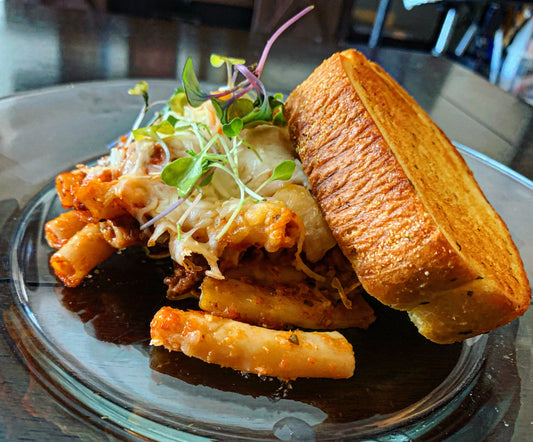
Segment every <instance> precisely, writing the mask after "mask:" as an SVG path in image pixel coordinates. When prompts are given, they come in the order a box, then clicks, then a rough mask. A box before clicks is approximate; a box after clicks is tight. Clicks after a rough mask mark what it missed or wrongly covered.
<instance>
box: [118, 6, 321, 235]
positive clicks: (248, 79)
mask: <svg viewBox="0 0 533 442" xmlns="http://www.w3.org/2000/svg"><path fill="white" fill-rule="evenodd" d="M312 9H313V7H312V6H310V7H307V8H305V9H304V10H302V11H301V12H300V13H299V14H297V15H295V16H294V17H293V18H291V19H290V20H289V21H287V22H286V23H285V24H284V25H282V26H281V27H280V28H279V29H278V30H277V31H276V32H275V33H274V34H273V35H272V37H271V38H270V39H269V40H268V42H267V44H266V46H265V48H264V50H263V52H262V55H261V58H260V60H259V63H258V64H257V65H253V66H251V67H247V66H246V65H245V64H244V63H245V61H244V60H242V59H237V58H231V57H224V56H221V55H217V54H213V55H212V56H211V60H210V61H211V64H212V65H213V66H214V67H221V66H223V65H226V69H227V76H228V81H227V85H226V87H225V88H224V89H221V90H218V91H215V92H204V91H203V90H202V88H201V85H200V82H199V81H198V78H197V77H196V74H195V72H194V67H193V64H192V61H191V59H190V58H189V59H187V61H186V62H185V66H184V68H183V72H182V82H183V89H181V88H178V89H176V91H175V93H174V95H173V96H172V97H171V99H170V100H169V101H168V102H167V108H166V110H165V111H164V112H160V113H159V114H158V115H157V117H158V118H159V121H158V122H157V123H155V124H154V123H153V122H152V124H150V125H149V126H147V127H143V128H140V127H139V126H140V124H141V122H142V120H143V119H144V116H145V115H146V113H147V111H148V109H149V108H150V107H151V105H149V103H148V85H147V84H146V82H139V83H138V84H137V85H136V86H135V87H134V88H132V89H130V91H129V93H130V94H132V95H141V96H142V97H143V99H144V107H143V109H141V112H140V113H139V115H138V117H137V119H136V120H135V123H134V126H133V129H132V131H131V134H130V139H129V140H128V141H129V142H131V139H133V138H134V139H135V140H138V139H142V138H151V139H153V140H155V141H157V142H158V143H159V144H160V145H161V146H162V147H163V149H164V151H165V155H166V159H165V161H164V164H163V166H164V167H163V169H162V172H161V180H162V181H163V182H164V183H165V184H167V185H169V186H172V187H176V189H177V193H178V200H177V201H176V202H175V203H173V204H172V205H171V206H169V207H168V208H167V209H166V210H164V211H163V212H161V213H160V214H159V215H157V216H155V217H154V218H152V219H151V220H150V221H148V222H146V223H144V224H143V225H141V229H145V228H147V227H150V226H151V225H153V224H154V223H155V222H157V221H158V220H160V219H161V218H163V217H165V216H167V215H168V214H169V213H171V212H172V211H173V210H175V209H176V208H178V207H179V206H180V205H182V204H183V203H184V202H185V201H186V200H187V199H188V198H189V197H190V196H191V195H192V194H193V193H194V192H197V195H196V197H195V198H194V201H193V203H192V204H193V206H195V205H197V204H198V203H199V201H200V200H201V198H202V194H203V193H202V189H201V188H202V187H204V186H206V185H208V184H210V183H211V180H212V178H213V175H214V173H215V171H216V170H219V171H221V172H224V173H226V174H228V175H230V176H231V177H232V179H233V180H234V181H235V183H236V185H237V187H238V190H239V194H240V196H239V200H238V203H237V205H236V207H235V209H234V211H233V213H232V214H231V215H230V217H229V218H228V219H227V221H226V223H225V225H224V227H223V228H222V229H221V230H220V231H219V232H218V234H217V237H216V239H217V240H218V239H220V238H221V237H222V236H223V235H224V234H225V233H226V232H227V231H228V229H229V228H230V227H231V225H232V223H233V221H234V220H235V218H236V217H237V216H238V214H239V213H240V211H241V209H242V207H243V206H244V204H245V203H246V202H248V201H250V200H252V201H254V202H258V201H262V200H264V198H263V197H262V196H261V195H260V193H259V192H260V191H261V189H263V188H264V187H265V186H266V185H267V184H268V183H270V182H272V181H275V180H282V181H287V180H290V179H291V177H292V175H293V172H294V169H295V163H294V161H291V160H287V161H282V162H281V163H279V164H278V165H277V166H276V167H275V168H274V170H273V171H272V174H271V175H270V177H269V178H268V179H267V180H266V181H265V182H263V184H261V185H260V186H259V187H258V188H257V189H256V190H255V191H254V190H252V189H250V188H249V187H248V186H247V185H246V184H245V183H244V182H243V181H242V179H241V178H240V176H239V167H238V152H239V149H240V147H241V146H245V147H247V148H250V149H252V150H253V152H254V153H255V154H256V155H257V157H258V158H259V159H261V157H260V156H259V154H258V153H257V151H256V150H255V149H254V148H253V146H251V145H250V144H249V143H248V142H246V140H245V139H244V138H243V137H241V135H240V133H241V131H242V130H243V129H244V128H247V127H253V126H255V125H257V124H271V125H278V126H284V125H286V121H285V118H284V116H283V110H282V108H283V96H282V95H281V94H275V95H272V96H268V95H267V93H266V89H265V87H264V85H263V83H262V82H261V81H260V79H259V77H260V76H261V72H262V70H263V67H264V64H265V61H266V57H267V55H268V53H269V51H270V49H271V47H272V45H273V43H274V41H275V40H276V39H277V38H278V37H279V36H280V35H281V34H282V33H283V32H284V31H285V30H286V29H287V28H288V27H289V26H291V25H292V24H293V23H294V22H296V21H297V20H299V19H300V18H301V17H303V16H304V15H305V14H307V13H308V12H309V11H311V10H312ZM239 77H241V78H242V79H241V80H240V81H239V82H237V80H238V79H239ZM209 100H210V101H211V104H212V106H213V108H214V109H215V112H216V114H217V117H218V119H219V120H220V123H221V125H222V134H219V133H215V134H212V133H211V131H210V129H209V127H207V126H206V125H205V124H202V123H199V122H196V121H194V118H193V116H192V112H191V110H190V108H188V107H187V104H188V105H190V106H192V107H199V106H201V105H202V104H203V103H205V102H206V101H209ZM154 121H155V120H154ZM183 130H187V131H190V132H191V133H193V134H194V135H195V136H196V138H197V140H198V145H199V149H198V151H193V150H187V151H186V152H185V155H184V156H181V157H179V158H177V159H175V160H174V161H172V162H170V161H169V160H170V153H169V150H168V147H167V145H166V143H165V141H164V138H166V137H167V136H172V135H174V134H175V133H176V132H179V131H183ZM191 207H192V206H191ZM191 207H189V209H188V210H186V211H185V212H184V214H183V215H182V216H181V217H180V220H179V221H178V223H177V229H178V233H180V232H181V223H182V222H183V221H184V219H185V218H186V217H187V216H188V214H189V213H190V210H191Z"/></svg>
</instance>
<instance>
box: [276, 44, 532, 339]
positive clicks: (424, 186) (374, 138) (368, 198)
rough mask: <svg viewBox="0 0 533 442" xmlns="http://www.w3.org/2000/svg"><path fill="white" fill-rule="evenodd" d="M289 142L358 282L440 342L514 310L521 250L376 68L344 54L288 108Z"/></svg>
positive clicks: (493, 324) (526, 298)
mask: <svg viewBox="0 0 533 442" xmlns="http://www.w3.org/2000/svg"><path fill="white" fill-rule="evenodd" d="M285 113H286V117H287V120H288V122H289V130H290V133H291V137H292V139H293V141H294V142H295V144H296V148H297V152H298V154H299V156H300V158H301V160H302V164H303V167H304V171H305V172H306V174H307V175H308V177H309V182H310V184H311V187H312V190H313V193H314V195H315V197H316V199H317V201H318V203H319V205H320V207H321V209H322V211H323V213H324V216H325V218H326V221H327V222H328V224H329V226H330V228H331V230H332V232H333V235H334V237H335V239H336V240H337V242H338V244H339V246H340V247H341V249H342V250H343V252H344V254H345V255H346V256H347V258H348V259H349V260H350V261H351V263H352V265H353V267H354V269H355V272H356V273H357V275H358V277H359V279H360V281H361V283H362V285H363V287H364V288H365V290H366V291H367V292H368V293H369V294H370V295H372V296H374V297H376V298H377V299H379V300H380V301H381V302H383V303H384V304H387V305H390V306H392V307H393V308H396V309H400V310H407V311H408V312H409V315H410V317H411V319H412V321H413V322H414V323H415V324H416V326H417V327H418V328H419V331H420V332H421V333H422V334H423V335H424V336H426V337H427V338H429V339H431V340H432V341H435V342H439V343H451V342H455V341H460V340H463V339H465V338H467V337H470V336H475V335H477V334H481V333H485V332H487V331H490V330H492V329H494V328H497V327H499V326H502V325H504V324H507V323H508V322H510V321H511V320H513V319H514V318H516V317H518V316H520V315H522V314H523V313H524V312H525V311H526V309H527V308H528V306H529V303H530V299H531V289H530V287H529V282H528V279H527V276H526V273H525V270H524V267H523V264H522V261H521V259H520V255H519V253H518V250H517V248H516V246H515V244H514V243H513V240H512V238H511V235H510V233H509V231H508V229H507V227H506V226H505V224H504V222H503V221H502V219H501V218H500V217H499V215H498V214H497V213H496V212H495V211H494V209H493V208H492V207H491V205H490V204H489V203H488V202H487V200H486V198H485V196H484V195H483V193H482V191H481V189H480V188H479V186H478V184H477V182H476V181H475V179H474V177H473V175H472V172H471V171H470V169H469V168H468V166H467V165H466V163H465V161H464V160H463V158H462V157H461V155H460V154H459V153H458V152H457V150H456V149H455V147H454V146H453V145H452V144H451V142H450V140H449V139H448V138H447V137H446V136H445V135H444V133H443V132H442V131H441V130H440V129H439V128H438V127H437V126H436V125H435V123H434V122H433V121H432V120H431V119H430V117H429V116H428V115H427V114H426V113H425V112H424V111H423V110H422V109H421V108H420V106H419V105H418V104H417V103H416V102H415V101H414V100H413V99H412V98H411V97H410V96H409V95H408V94H407V93H406V92H405V91H404V90H403V89H402V88H401V87H400V86H399V85H398V84H397V83H396V82H395V81H394V80H393V79H392V78H391V77H390V76H389V75H387V74H386V73H385V72H384V71H383V70H382V69H381V68H380V67H379V66H377V65H376V64H374V63H372V62H370V61H368V60H367V59H366V58H365V57H364V56H363V55H362V54H360V53H358V52H356V51H354V50H347V51H344V52H342V53H337V54H335V55H333V56H332V57H330V58H329V59H327V60H325V61H324V62H323V63H322V64H321V65H320V66H319V67H318V68H317V69H316V70H315V71H314V72H313V74H312V75H311V76H310V77H309V78H308V79H307V80H306V81H304V82H303V83H302V84H301V85H300V86H298V87H297V88H296V89H295V90H294V91H293V92H292V94H291V95H290V96H289V98H288V100H287V103H286V105H285Z"/></svg>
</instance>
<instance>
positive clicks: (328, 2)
mask: <svg viewBox="0 0 533 442" xmlns="http://www.w3.org/2000/svg"><path fill="white" fill-rule="evenodd" d="M2 3H5V12H4V14H9V11H10V10H13V9H20V8H24V7H30V6H31V5H35V4H39V5H42V6H43V7H44V8H45V9H50V10H51V11H53V10H69V11H72V12H73V13H74V12H77V13H85V14H87V13H89V14H91V17H93V19H94V17H97V16H98V13H106V14H116V15H117V16H129V17H142V18H151V19H154V20H164V21H179V22H185V23H191V24H195V25H205V26H208V27H215V28H216V27H220V28H231V29H241V30H247V31H252V32H253V33H254V34H256V35H262V34H264V35H268V34H270V33H272V32H273V31H274V30H275V29H276V28H277V27H278V26H280V25H281V24H282V23H283V22H284V21H285V20H286V19H287V17H290V16H291V15H293V14H295V13H296V12H297V11H299V10H301V9H302V8H304V7H305V6H307V5H309V4H314V5H315V7H316V9H317V12H318V13H316V14H313V18H309V17H306V18H304V20H302V22H301V23H298V24H297V25H296V26H295V27H294V30H293V31H291V32H292V33H293V35H294V34H295V35H297V36H299V37H301V38H305V39H310V40H312V41H314V42H315V43H316V44H327V43H331V44H336V45H339V44H340V45H342V46H356V47H357V45H363V46H365V47H369V48H374V47H394V48H404V49H409V50H413V51H420V52H426V53H431V54H433V55H434V56H436V57H448V58H451V59H453V60H455V61H457V62H459V63H460V64H462V65H463V66H465V67H467V68H468V69H470V70H472V71H474V72H477V73H479V75H481V76H483V77H485V78H486V79H487V80H489V81H490V82H492V83H494V84H496V85H498V86H499V87H501V88H502V89H504V90H505V91H508V92H509V93H511V94H513V95H516V96H519V97H520V98H522V99H523V100H524V101H526V102H528V103H529V104H531V105H533V44H532V34H533V18H532V12H533V2H523V1H508V0H499V1H485V0H457V1H456V0H452V1H448V0H444V1H441V0H314V1H306V0H204V1H196V0H0V5H1V4H2ZM0 14H1V12H0ZM169 38H171V37H170V36H169ZM64 44H65V45H67V46H70V49H71V50H74V49H75V46H76V37H75V33H72V34H71V35H69V36H68V41H65V42H64ZM160 50H161V48H159V51H160ZM131 61H132V60H130V62H131ZM133 61H134V60H133ZM160 74H161V75H162V74H163V73H160ZM173 75H174V72H168V76H173ZM82 79H83V78H82Z"/></svg>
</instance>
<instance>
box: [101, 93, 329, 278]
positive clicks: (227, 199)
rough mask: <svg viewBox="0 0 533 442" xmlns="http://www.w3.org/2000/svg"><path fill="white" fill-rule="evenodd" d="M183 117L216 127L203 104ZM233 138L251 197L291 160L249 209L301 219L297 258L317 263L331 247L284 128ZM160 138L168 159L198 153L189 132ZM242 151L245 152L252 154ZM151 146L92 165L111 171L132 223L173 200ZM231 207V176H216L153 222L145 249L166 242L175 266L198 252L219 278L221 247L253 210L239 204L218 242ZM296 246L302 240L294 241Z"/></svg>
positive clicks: (142, 144)
mask: <svg viewBox="0 0 533 442" xmlns="http://www.w3.org/2000/svg"><path fill="white" fill-rule="evenodd" d="M186 114H187V115H189V116H190V117H191V118H193V119H194V121H196V122H198V123H200V124H202V125H205V126H204V127H206V128H208V129H209V131H210V132H211V133H220V132H221V130H220V123H219V122H218V120H217V118H216V116H215V113H214V110H213V108H212V106H211V104H210V103H205V104H204V105H202V106H200V107H199V108H187V109H186ZM241 136H242V138H243V139H244V140H245V142H244V143H242V144H241V145H240V147H239V148H238V149H239V150H238V154H237V162H238V171H239V177H240V178H241V180H242V181H243V182H244V183H245V184H246V185H247V186H248V187H249V188H250V189H252V190H254V191H255V190H256V189H258V187H259V186H260V185H261V184H263V183H264V182H265V181H266V180H267V179H268V178H269V177H270V176H271V174H272V172H273V170H274V168H275V167H276V165H278V164H279V163H280V162H281V161H285V160H292V161H294V162H295V165H296V167H295V170H294V173H293V175H292V177H291V179H290V180H288V181H273V182H270V183H268V184H267V185H266V186H264V187H263V188H261V190H260V192H259V193H260V195H261V196H263V197H264V198H265V201H264V202H263V203H257V204H259V205H261V204H263V205H264V207H263V206H261V207H262V210H263V209H264V210H265V211H266V212H268V213H276V214H277V215H276V216H280V213H281V212H280V213H277V212H276V210H278V211H279V208H280V207H284V208H285V209H287V210H289V211H290V212H291V213H293V214H295V217H297V218H298V219H299V220H301V228H298V235H305V238H304V239H303V249H302V251H303V253H305V255H306V257H307V259H309V260H310V261H317V260H319V259H320V258H322V256H323V255H324V254H325V253H326V251H327V250H328V249H330V248H331V247H333V246H334V245H335V242H334V240H333V237H332V235H331V232H330V230H329V228H328V226H327V224H326V223H325V221H324V219H323V217H322V215H321V213H320V210H319V208H318V206H317V204H316V202H315V200H314V198H313V197H312V196H311V194H310V192H309V191H308V187H309V184H308V182H307V177H306V176H305V174H304V173H303V171H302V167H301V164H300V162H299V161H298V160H297V159H296V158H295V152H294V149H293V147H292V145H291V143H290V141H289V139H288V135H287V131H286V129H285V128H279V127H275V126H265V125H264V126H258V127H255V128H252V129H246V130H243V131H242V133H241ZM163 140H164V143H165V144H166V146H167V148H168V151H169V153H170V160H171V161H172V160H174V159H176V158H179V157H182V156H184V155H187V154H186V151H187V150H194V151H196V152H199V151H200V149H201V146H200V141H199V137H198V136H197V134H195V133H194V131H193V130H186V131H181V132H179V133H177V134H174V135H172V136H167V137H166V138H164V139H163ZM248 146H253V149H252V148H250V147H248ZM157 148H158V146H157V145H156V143H155V141H153V140H151V139H142V140H140V141H136V142H133V143H131V144H130V145H129V146H127V147H117V148H113V149H112V151H111V153H110V155H109V157H107V158H106V159H105V160H102V161H101V162H100V166H101V167H109V168H111V169H114V170H116V171H117V172H118V174H119V175H120V178H119V180H118V183H117V184H116V185H115V186H114V188H113V194H114V196H115V197H117V198H119V199H120V200H121V201H123V204H124V205H125V206H126V207H127V210H128V212H129V213H131V214H132V215H133V216H134V217H135V218H136V219H137V220H138V221H139V223H140V224H143V223H145V222H147V221H148V220H150V219H152V218H154V217H156V216H158V215H159V214H161V213H163V212H164V211H165V210H167V209H168V208H169V207H170V206H172V205H173V204H175V203H176V202H177V201H178V200H179V195H178V192H177V189H176V188H174V187H170V186H167V185H166V184H164V183H163V182H162V181H161V179H160V173H161V169H162V164H160V162H158V161H156V160H154V157H155V156H156V155H155V154H156V149H157ZM239 202H240V192H239V188H238V187H237V185H236V183H235V181H234V180H233V178H232V177H231V176H229V175H228V174H227V173H225V172H224V171H221V170H216V171H215V173H214V176H213V179H212V182H211V183H210V184H209V185H207V186H205V187H203V188H202V195H201V198H200V197H198V194H197V192H196V191H194V192H193V194H192V195H191V196H190V197H189V198H188V199H187V200H186V201H185V202H184V203H182V204H181V205H180V206H179V207H178V208H176V209H175V210H173V211H171V212H170V213H168V214H167V215H166V216H164V217H163V218H161V219H159V220H158V221H157V222H155V224H154V226H153V227H152V235H151V237H150V240H149V245H154V244H156V243H158V242H168V246H169V250H170V254H171V257H172V258H173V259H174V260H175V261H176V262H178V263H179V264H182V265H186V260H187V257H188V256H190V255H191V254H193V253H198V254H201V255H203V256H204V257H205V259H206V260H207V262H208V264H209V266H210V270H209V271H208V272H207V274H208V276H212V277H215V278H218V279H221V278H222V277H223V276H222V274H221V272H220V270H219V268H218V262H219V259H220V257H221V255H222V253H223V252H224V250H225V249H226V248H227V247H229V248H231V247H236V244H232V242H236V241H238V240H237V239H236V238H237V236H238V235H236V234H235V229H236V228H239V226H241V227H242V225H246V226H248V224H246V223H244V224H243V222H241V221H242V220H243V219H246V217H247V216H249V215H250V213H253V212H254V211H255V212H257V208H254V206H255V205H256V203H252V202H250V201H249V202H247V203H246V204H245V206H244V207H243V208H242V209H241V213H239V217H240V218H241V221H239V222H241V224H239V222H237V221H238V220H237V218H239V217H237V218H236V221H235V223H236V224H235V226H231V227H230V228H229V230H228V232H227V233H226V234H225V235H223V236H222V237H221V238H220V237H219V236H220V235H219V233H220V232H221V230H222V228H223V226H224V225H225V223H227V221H228V219H229V218H230V216H231V215H232V213H233V212H234V211H235V208H236V207H237V206H238V204H239ZM267 218H268V216H266V215H265V217H264V219H263V220H262V221H257V223H261V222H271V221H266V220H267ZM271 219H274V218H272V217H271ZM296 224H298V222H297V223H296ZM248 227H249V226H248ZM282 229H287V227H286V226H285V227H283V226H281V227H280V232H277V233H276V235H278V236H279V235H284V234H285V233H286V232H282ZM256 234H257V232H256ZM258 237H261V235H258ZM261 241H262V239H257V241H256V242H255V243H254V245H256V246H265V244H260V242H261ZM252 242H253V241H252ZM296 242H299V243H301V242H302V241H300V240H299V239H297V241H296ZM293 245H294V244H293Z"/></svg>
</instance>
